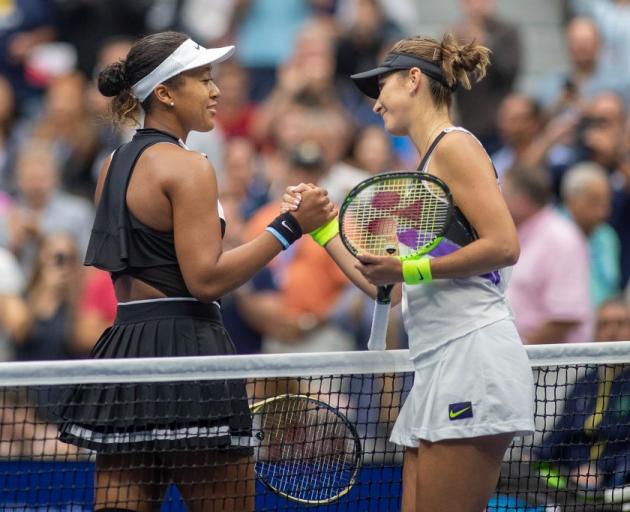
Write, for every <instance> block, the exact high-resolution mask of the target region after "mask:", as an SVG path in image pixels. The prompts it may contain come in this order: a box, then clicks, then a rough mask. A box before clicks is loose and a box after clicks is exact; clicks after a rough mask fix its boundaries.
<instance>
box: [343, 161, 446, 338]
mask: <svg viewBox="0 0 630 512" xmlns="http://www.w3.org/2000/svg"><path fill="white" fill-rule="evenodd" d="M452 215H453V201H452V198H451V193H450V191H449V189H448V187H447V186H446V184H445V183H444V182H443V181H441V180H440V179H438V178H436V177H435V176H432V175H430V174H427V173H424V172H422V173H421V172H388V173H383V174H377V175H376V176H372V177H370V178H368V179H367V180H365V181H362V182H361V183H359V184H358V185H357V186H356V187H354V188H353V189H352V190H351V191H350V192H349V194H348V195H347V197H346V198H345V200H344V202H343V204H342V205H341V209H340V212H339V234H340V236H341V240H342V242H343V243H344V245H345V246H346V248H347V249H348V251H350V252H351V253H352V254H354V255H355V256H358V255H360V254H371V255H373V256H387V255H397V256H398V257H400V258H401V259H403V260H404V259H412V258H419V257H420V256H422V255H424V254H426V253H428V252H430V251H431V250H432V249H433V248H434V247H436V246H437V245H438V244H439V243H440V241H441V240H442V238H443V236H444V234H445V233H446V230H447V229H448V226H449V224H450V222H451V218H452ZM392 288H393V284H392V285H384V286H379V287H378V288H377V297H376V302H375V305H374V314H373V316H372V330H371V333H370V339H369V340H368V349H370V350H385V334H386V332H387V323H388V319H389V309H390V303H391V292H392Z"/></svg>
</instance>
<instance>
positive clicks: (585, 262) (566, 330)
mask: <svg viewBox="0 0 630 512" xmlns="http://www.w3.org/2000/svg"><path fill="white" fill-rule="evenodd" d="M502 188H503V193H504V196H505V200H506V202H507V205H508V208H509V209H510V212H511V213H512V217H513V218H514V222H515V223H516V226H517V230H518V237H519V240H520V243H521V255H520V258H519V260H518V263H517V264H516V265H515V266H514V269H513V271H512V277H511V280H510V284H509V286H508V289H507V295H508V298H509V300H510V302H511V304H512V308H513V310H514V314H515V318H516V327H517V329H518V331H519V334H520V335H521V337H522V339H523V342H524V343H527V344H531V345H537V344H544V343H561V342H584V341H592V339H593V332H592V328H593V320H592V314H593V313H592V310H591V305H590V300H589V259H588V246H587V243H586V240H585V239H584V236H583V235H582V233H581V232H580V231H579V230H578V229H577V227H576V226H575V225H574V224H573V223H572V222H571V221H569V220H568V219H566V218H564V217H563V216H562V215H561V214H560V213H558V212H557V211H556V210H555V209H554V207H553V206H552V205H551V203H550V199H551V192H550V187H549V182H548V179H547V177H546V175H545V174H544V172H543V171H541V170H540V169H537V168H522V167H516V168H514V169H512V170H511V171H509V172H508V173H507V174H506V175H505V176H504V177H503V180H502Z"/></svg>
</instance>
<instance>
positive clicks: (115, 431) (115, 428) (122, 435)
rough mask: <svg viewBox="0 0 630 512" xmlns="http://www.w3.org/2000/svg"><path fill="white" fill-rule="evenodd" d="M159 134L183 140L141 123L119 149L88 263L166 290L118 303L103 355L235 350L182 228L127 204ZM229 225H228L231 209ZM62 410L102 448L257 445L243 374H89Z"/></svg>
mask: <svg viewBox="0 0 630 512" xmlns="http://www.w3.org/2000/svg"><path fill="white" fill-rule="evenodd" d="M157 143H169V144H179V145H182V146H183V143H181V142H180V141H179V140H178V139H177V138H176V137H174V136H172V135H170V134H168V133H164V132H161V131H158V130H153V129H140V130H138V131H137V132H136V135H135V136H134V137H133V139H132V140H131V141H130V142H129V143H127V144H124V145H123V146H121V147H120V148H118V149H117V150H116V152H115V153H114V156H113V158H112V161H111V164H110V167H109V172H108V174H107V177H106V179H105V184H104V187H103V192H102V195H101V200H100V203H99V206H98V208H97V212H96V218H95V221H94V227H93V229H92V235H91V239H90V243H89V246H88V250H87V255H86V260H85V264H86V265H92V266H95V267H98V268H101V269H103V270H106V271H108V272H110V273H111V275H112V278H113V279H114V280H115V279H117V278H118V277H120V276H121V275H131V276H133V277H135V278H136V279H139V280H141V281H143V282H146V283H148V284H150V285H151V286H153V287H155V288H157V289H159V290H160V291H162V292H163V293H164V294H165V295H166V296H167V298H164V299H157V300H139V301H133V302H127V303H119V305H118V308H117V312H116V319H115V321H114V324H113V325H112V326H111V327H109V328H108V329H107V330H106V331H105V332H104V333H103V334H102V335H101V337H100V339H99V340H98V342H97V343H96V345H95V346H94V348H93V349H92V354H91V355H92V357H93V358H95V359H110V358H113V359H117V358H137V357H175V356H201V355H204V356H205V355H226V354H234V353H235V349H234V345H233V343H232V341H231V340H230V337H229V335H228V333H227V331H226V330H225V328H224V327H223V322H222V318H221V309H220V304H219V303H218V302H215V303H211V304H206V303H201V302H199V301H198V300H196V299H194V298H193V297H192V296H191V294H190V292H189V291H188V289H187V288H186V285H185V283H184V279H183V277H182V274H181V270H180V268H179V265H178V263H177V258H176V255H175V246H174V241H173V233H172V232H161V231H156V230H154V229H151V228H150V227H148V226H146V225H144V224H143V223H141V222H140V221H139V220H138V219H137V218H135V217H134V216H133V214H132V213H131V212H130V211H129V210H128V208H127V204H126V200H125V198H126V193H127V186H128V184H129V179H130V177H131V174H132V173H133V169H134V167H135V164H136V162H137V160H138V158H139V156H140V155H141V154H142V152H143V151H144V150H145V149H147V148H148V147H150V146H152V145H153V144H157ZM181 171H182V172H184V171H185V169H181ZM219 210H220V211H221V208H219ZM221 228H222V233H224V232H225V220H224V219H223V218H221ZM210 377H211V376H210ZM57 414H58V416H59V417H60V421H61V424H60V427H59V430H60V439H61V440H62V441H64V442H66V443H71V444H74V445H77V446H81V447H84V448H89V449H92V450H96V451H98V452H121V451H154V450H159V451H164V450H192V449H195V450H196V449H231V450H236V449H238V450H243V451H246V452H249V451H250V450H251V449H250V448H249V447H250V444H251V443H250V442H251V427H252V423H251V416H250V413H249V407H248V401H247V395H246V390H245V383H244V382H243V381H242V380H234V381H224V380H222V381H203V382H196V381H195V382H190V381H189V382H179V383H173V382H166V383H139V384H84V385H81V386H77V387H74V388H73V389H71V390H69V391H68V393H67V395H66V397H65V399H64V400H63V401H62V404H61V405H60V407H59V408H58V409H57Z"/></svg>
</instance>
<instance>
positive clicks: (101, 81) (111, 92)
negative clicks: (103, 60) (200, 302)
mask: <svg viewBox="0 0 630 512" xmlns="http://www.w3.org/2000/svg"><path fill="white" fill-rule="evenodd" d="M129 88H131V84H130V83H129V80H128V78H127V73H126V72H125V62H124V61H122V60H120V61H118V62H114V63H113V64H110V65H109V66H107V67H106V68H105V69H104V70H103V71H101V72H100V73H99V75H98V90H99V91H100V93H101V94H102V95H103V96H108V97H111V96H118V95H119V94H120V93H121V92H123V91H124V90H125V89H129Z"/></svg>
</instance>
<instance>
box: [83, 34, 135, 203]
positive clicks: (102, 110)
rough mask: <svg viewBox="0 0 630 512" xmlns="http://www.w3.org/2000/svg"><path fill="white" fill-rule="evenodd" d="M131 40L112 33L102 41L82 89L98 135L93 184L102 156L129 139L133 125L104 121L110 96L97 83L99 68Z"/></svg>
mask: <svg viewBox="0 0 630 512" xmlns="http://www.w3.org/2000/svg"><path fill="white" fill-rule="evenodd" d="M132 42H133V41H132V39H131V38H129V37H125V36H118V37H112V38H110V39H108V40H107V41H105V42H104V43H103V46H101V49H100V51H99V53H98V58H97V60H96V63H95V65H94V68H93V69H92V74H91V80H88V83H87V90H86V92H85V96H86V103H87V109H88V111H89V113H90V115H91V117H92V119H93V120H94V121H93V122H94V124H95V126H96V130H97V137H98V143H97V151H98V152H97V153H96V155H95V156H94V158H93V160H92V168H91V171H90V178H91V180H90V181H91V183H92V188H94V186H95V185H96V181H97V179H98V173H99V171H100V170H101V166H102V164H103V161H104V160H105V158H107V157H108V156H109V155H111V154H112V152H113V151H114V150H115V149H116V148H117V147H118V146H120V145H121V144H123V143H124V142H127V141H129V140H131V137H132V136H133V132H134V129H133V127H131V126H126V125H121V126H118V127H116V128H114V127H113V126H112V124H111V123H109V122H107V119H108V117H109V116H110V104H111V99H110V98H107V97H105V96H103V95H102V94H101V93H100V92H99V90H98V87H97V78H98V75H99V73H100V72H101V70H103V69H105V68H106V67H107V66H109V65H110V64H113V63H114V62H116V61H119V60H124V59H125V58H126V57H127V52H128V51H129V49H130V48H131V44H132ZM86 178H87V176H86ZM90 199H91V197H90Z"/></svg>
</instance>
